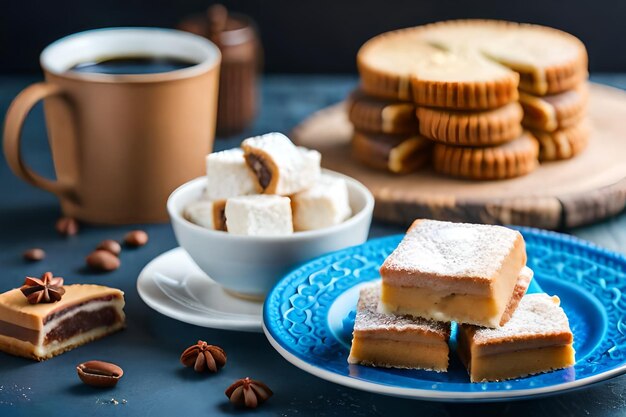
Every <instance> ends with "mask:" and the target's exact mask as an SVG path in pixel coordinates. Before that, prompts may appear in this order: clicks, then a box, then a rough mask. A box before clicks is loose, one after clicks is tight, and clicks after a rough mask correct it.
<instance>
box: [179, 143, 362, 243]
mask: <svg viewBox="0 0 626 417" xmlns="http://www.w3.org/2000/svg"><path fill="white" fill-rule="evenodd" d="M320 161H321V155H320V153H319V152H317V151H313V150H309V149H305V148H301V147H297V146H295V145H294V144H293V143H292V142H291V141H290V140H289V138H287V137H286V136H285V135H282V134H280V133H268V134H266V135H262V136H256V137H252V138H248V139H246V140H244V141H243V142H242V144H241V148H236V149H230V150H227V151H222V152H215V153H212V154H209V155H208V156H207V159H206V162H207V186H206V189H205V191H204V193H203V195H202V197H201V198H200V199H199V200H198V201H194V202H192V203H190V204H189V205H187V207H186V208H185V211H184V216H185V217H186V218H187V220H189V221H191V222H192V223H195V224H197V225H198V226H201V227H205V228H207V229H212V230H219V231H223V232H228V233H232V234H238V235H247V236H277V235H288V234H292V233H294V232H298V231H306V230H314V229H321V228H324V227H329V226H332V225H335V224H339V223H341V222H343V221H344V220H346V219H347V218H349V217H350V216H351V215H352V210H351V208H350V204H349V201H348V187H347V184H346V181H345V180H344V179H343V178H339V177H335V176H330V175H326V174H322V173H321V168H320Z"/></svg>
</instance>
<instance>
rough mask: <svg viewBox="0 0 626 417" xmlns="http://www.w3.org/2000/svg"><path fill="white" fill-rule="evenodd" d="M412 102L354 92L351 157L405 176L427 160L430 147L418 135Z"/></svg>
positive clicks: (350, 113)
mask: <svg viewBox="0 0 626 417" xmlns="http://www.w3.org/2000/svg"><path fill="white" fill-rule="evenodd" d="M415 111H416V106H415V104H413V103H409V102H402V101H397V100H385V99H381V98H375V97H371V96H367V95H365V94H364V93H363V92H362V91H361V90H356V91H354V92H353V93H352V94H351V95H350V98H349V99H348V118H349V120H350V122H351V123H352V125H353V126H354V134H353V137H352V154H353V156H354V158H355V159H357V160H358V161H360V162H361V163H363V164H364V165H367V166H369V167H371V168H375V169H379V170H383V171H388V172H392V173H394V174H407V173H410V172H413V171H415V170H417V169H419V168H421V167H422V166H424V165H425V164H426V163H427V162H428V161H429V160H430V154H431V144H430V142H429V141H428V140H427V139H426V138H424V137H422V136H421V135H420V134H419V127H418V123H417V117H416V115H415Z"/></svg>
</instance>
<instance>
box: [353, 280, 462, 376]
mask: <svg viewBox="0 0 626 417" xmlns="http://www.w3.org/2000/svg"><path fill="white" fill-rule="evenodd" d="M379 300H380V285H379V284H375V285H371V284H370V285H368V286H366V287H364V288H362V289H361V293H360V296H359V302H358V305H357V313H356V319H355V322H354V332H353V338H352V348H351V349H350V356H349V357H348V363H351V364H361V365H369V366H378V367H384V368H406V369H426V370H432V371H437V372H446V371H447V370H448V354H449V348H448V339H450V323H441V322H436V321H431V320H426V319H421V318H413V317H410V316H394V315H389V314H385V313H382V312H380V311H379V310H378V303H379Z"/></svg>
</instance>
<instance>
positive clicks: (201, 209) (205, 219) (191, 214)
mask: <svg viewBox="0 0 626 417" xmlns="http://www.w3.org/2000/svg"><path fill="white" fill-rule="evenodd" d="M225 205H226V201H225V200H217V201H205V200H200V201H194V202H192V203H190V204H189V205H188V206H187V207H185V212H184V213H183V214H184V217H185V218H186V219H187V220H189V221H190V222H192V223H194V224H197V225H198V226H202V227H205V228H207V229H212V230H222V231H226V219H225V217H224V207H225Z"/></svg>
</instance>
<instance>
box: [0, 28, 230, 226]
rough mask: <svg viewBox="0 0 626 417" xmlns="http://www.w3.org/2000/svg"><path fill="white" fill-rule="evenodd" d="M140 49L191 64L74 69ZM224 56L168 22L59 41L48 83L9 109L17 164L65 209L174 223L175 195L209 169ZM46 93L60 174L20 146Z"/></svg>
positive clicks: (89, 216) (104, 217)
mask: <svg viewBox="0 0 626 417" xmlns="http://www.w3.org/2000/svg"><path fill="white" fill-rule="evenodd" d="M138 56H140V57H156V58H169V59H176V60H183V61H187V62H190V63H193V65H191V66H188V67H186V68H182V69H176V70H173V71H169V72H160V73H146V74H114V75H112V74H103V73H83V72H76V71H72V70H71V68H73V67H74V66H75V65H77V64H81V63H85V62H97V61H98V60H102V59H103V58H110V57H138ZM220 59H221V56H220V52H219V50H218V49H217V47H216V46H215V45H214V44H212V43H211V42H209V41H208V40H206V39H204V38H201V37H199V36H195V35H192V34H189V33H185V32H180V31H176V30H169V29H150V28H111V29H100V30H93V31H87V32H82V33H78V34H75V35H71V36H68V37H66V38H63V39H61V40H59V41H56V42H54V43H52V44H51V45H49V46H48V47H47V48H45V49H44V51H43V52H42V54H41V58H40V62H41V66H42V68H43V71H44V74H45V82H40V83H36V84H33V85H31V86H29V87H27V88H26V89H25V90H24V91H22V92H21V93H20V94H19V95H18V96H17V97H16V98H15V100H14V101H13V103H12V104H11V106H10V108H9V110H8V112H7V115H6V121H5V128H4V153H5V156H6V158H7V161H8V163H9V166H10V167H11V169H12V170H13V172H14V173H15V174H16V175H18V176H19V177H21V178H22V179H24V180H25V181H27V182H29V183H31V184H33V185H35V186H37V187H40V188H42V189H44V190H47V191H50V192H52V193H54V194H56V195H57V196H58V197H59V200H60V202H61V208H62V210H63V213H64V214H65V215H66V216H71V217H75V218H77V219H79V220H83V221H87V222H91V223H103V224H122V223H143V222H160V221H166V220H167V212H166V208H165V206H166V201H167V197H168V196H169V194H170V193H171V192H172V191H173V190H174V189H175V188H176V187H178V186H179V185H180V184H183V183H184V182H186V181H188V180H190V179H192V178H195V177H197V176H199V175H202V174H203V172H204V170H205V165H204V164H205V162H204V161H205V155H206V154H207V153H209V152H210V151H211V149H212V146H213V139H214V132H215V117H216V109H217V93H218V79H219V66H220ZM39 100H44V112H45V117H46V125H47V129H48V137H49V143H50V148H51V151H52V158H53V161H54V167H55V171H56V180H50V179H46V178H44V177H42V176H40V175H38V174H37V173H35V172H34V171H33V170H31V169H30V168H29V167H27V166H26V165H25V163H24V161H23V159H22V157H21V153H20V133H21V130H22V125H23V123H24V121H25V118H26V116H27V115H28V112H29V111H30V109H31V108H32V107H33V106H34V105H35V104H36V103H37V102H38V101H39Z"/></svg>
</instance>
